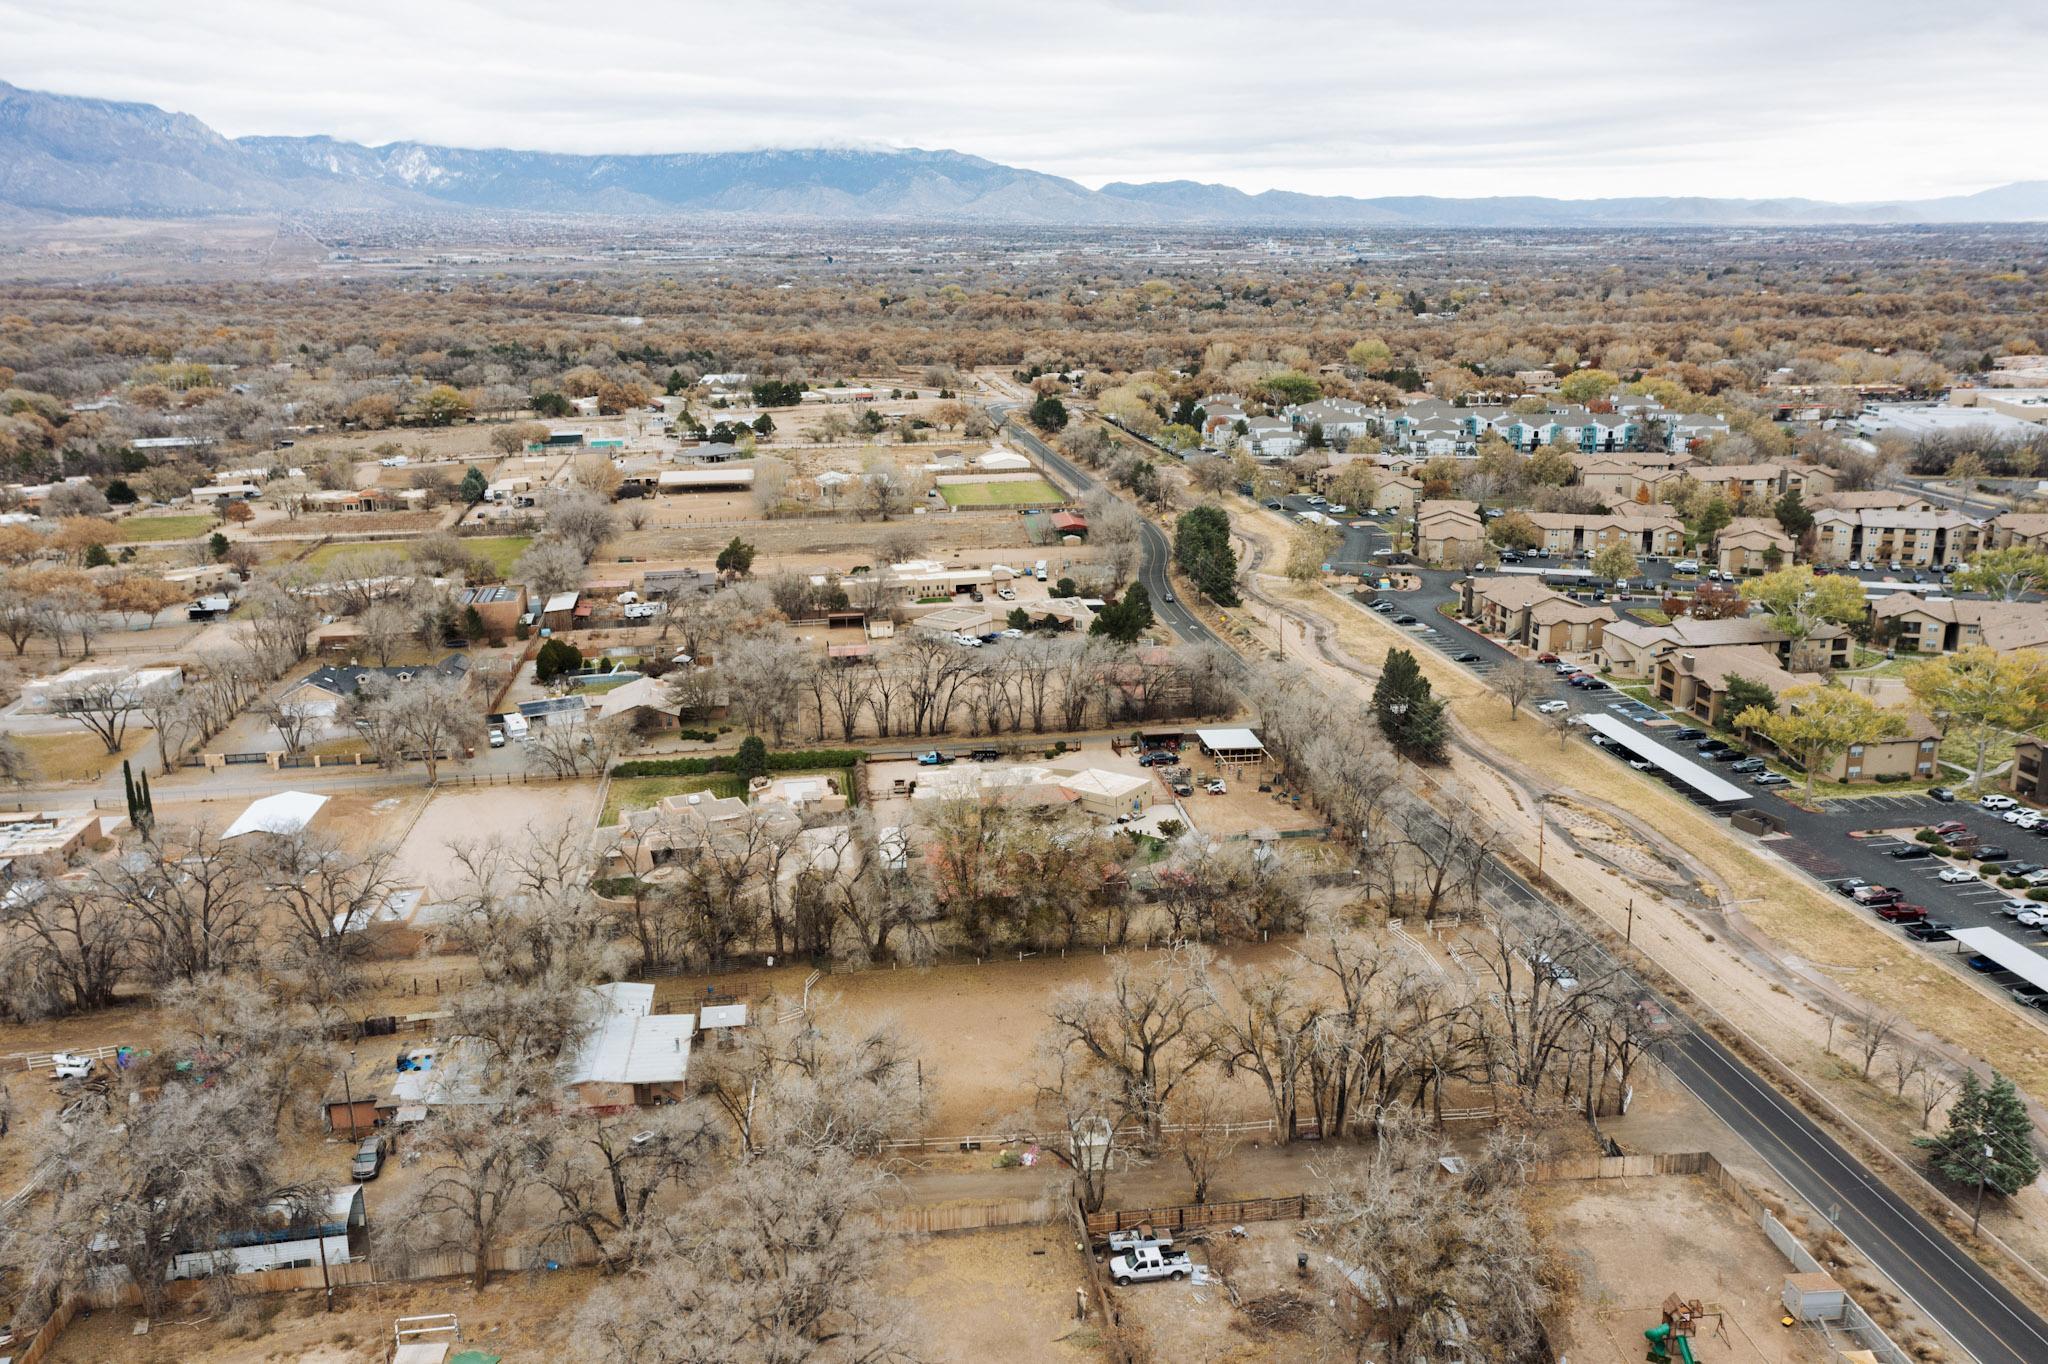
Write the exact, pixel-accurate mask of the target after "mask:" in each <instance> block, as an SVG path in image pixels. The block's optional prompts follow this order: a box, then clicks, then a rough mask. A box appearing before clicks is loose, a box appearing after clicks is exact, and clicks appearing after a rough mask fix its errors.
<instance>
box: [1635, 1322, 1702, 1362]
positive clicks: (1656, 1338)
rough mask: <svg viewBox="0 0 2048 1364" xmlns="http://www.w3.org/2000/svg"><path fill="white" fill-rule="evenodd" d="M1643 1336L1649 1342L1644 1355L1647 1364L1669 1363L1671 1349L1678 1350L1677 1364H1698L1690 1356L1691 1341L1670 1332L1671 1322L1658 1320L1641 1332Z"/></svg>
mask: <svg viewBox="0 0 2048 1364" xmlns="http://www.w3.org/2000/svg"><path fill="white" fill-rule="evenodd" d="M1643 1338H1644V1339H1645V1340H1647V1341H1649V1342H1650V1353H1649V1354H1648V1355H1647V1356H1646V1358H1647V1359H1648V1360H1649V1364H1670V1361H1671V1357H1672V1356H1671V1351H1672V1349H1673V1348H1676V1349H1677V1351H1678V1360H1679V1364H1698V1361H1697V1360H1695V1359H1694V1358H1693V1357H1692V1342H1691V1341H1689V1340H1687V1339H1686V1338H1685V1337H1684V1336H1674V1335H1672V1334H1671V1323H1670V1322H1668V1321H1660V1322H1658V1323H1657V1324H1656V1325H1655V1326H1652V1327H1650V1328H1649V1329H1648V1330H1646V1331H1644V1332H1643Z"/></svg>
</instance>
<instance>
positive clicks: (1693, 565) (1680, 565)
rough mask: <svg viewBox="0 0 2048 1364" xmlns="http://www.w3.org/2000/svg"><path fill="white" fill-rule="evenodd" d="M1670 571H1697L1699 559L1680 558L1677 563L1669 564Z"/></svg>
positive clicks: (1698, 569)
mask: <svg viewBox="0 0 2048 1364" xmlns="http://www.w3.org/2000/svg"><path fill="white" fill-rule="evenodd" d="M1671 571H1672V572H1673V573H1697V572H1699V571H1700V561H1699V560H1697V559H1680V560H1679V561H1678V562H1677V563H1675V564H1673V565H1671Z"/></svg>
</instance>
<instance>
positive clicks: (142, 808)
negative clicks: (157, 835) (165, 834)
mask: <svg viewBox="0 0 2048 1364" xmlns="http://www.w3.org/2000/svg"><path fill="white" fill-rule="evenodd" d="M135 808H136V810H137V812H138V813H140V814H141V816H142V820H141V823H140V825H139V826H138V827H140V828H141V829H142V831H143V832H144V833H147V832H149V831H150V830H151V829H154V828H155V827H156V797H155V796H153V795H151V794H150V793H149V773H147V772H144V773H143V774H142V779H141V788H140V794H139V795H138V796H137V797H136V802H135Z"/></svg>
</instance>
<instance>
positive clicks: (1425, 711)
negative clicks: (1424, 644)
mask: <svg viewBox="0 0 2048 1364" xmlns="http://www.w3.org/2000/svg"><path fill="white" fill-rule="evenodd" d="M1372 709H1373V715H1374V717H1375V718H1377V719H1378V721H1379V726H1380V733H1382V734H1384V735H1386V736H1387V742H1389V743H1391V744H1392V745H1393V746H1394V747H1395V748H1396V749H1398V750H1399V751H1400V752H1401V754H1402V755H1403V756H1404V757H1407V758H1411V759H1413V760H1414V761H1416V762H1427V763H1439V762H1442V761H1443V760H1444V743H1445V740H1446V737H1447V734H1448V726H1447V725H1446V724H1445V722H1444V707H1443V702H1441V701H1439V700H1437V699H1436V697H1435V696H1434V695H1433V694H1432V691H1431V688H1430V685H1429V679H1428V678H1426V677H1424V676H1423V675H1422V667H1421V665H1420V664H1418V663H1416V661H1415V655H1413V654H1411V653H1409V652H1408V651H1407V650H1406V649H1389V650H1387V658H1386V662H1385V663H1383V664H1382V665H1381V667H1380V680H1379V681H1378V682H1377V683H1375V684H1374V685H1373V689H1372Z"/></svg>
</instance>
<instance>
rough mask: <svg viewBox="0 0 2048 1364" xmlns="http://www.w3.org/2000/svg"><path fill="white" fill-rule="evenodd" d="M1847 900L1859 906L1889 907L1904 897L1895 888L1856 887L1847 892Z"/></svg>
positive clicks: (1902, 893) (1903, 893)
mask: <svg viewBox="0 0 2048 1364" xmlns="http://www.w3.org/2000/svg"><path fill="white" fill-rule="evenodd" d="M1849 898H1850V899H1852V900H1854V901H1855V902H1856V903H1857V904H1859V905H1889V904H1896V903H1897V902H1899V901H1900V900H1903V899H1905V898H1906V896H1905V892H1903V891H1901V890H1900V889H1899V888H1898V887H1897V886H1858V887H1856V889H1855V890H1853V891H1851V892H1849Z"/></svg>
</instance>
